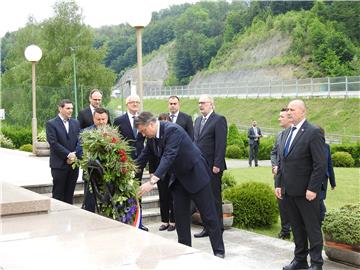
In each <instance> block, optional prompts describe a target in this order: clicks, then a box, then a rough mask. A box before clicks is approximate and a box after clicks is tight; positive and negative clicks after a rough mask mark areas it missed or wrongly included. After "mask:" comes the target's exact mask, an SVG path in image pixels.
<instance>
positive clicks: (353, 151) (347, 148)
mask: <svg viewBox="0 0 360 270" xmlns="http://www.w3.org/2000/svg"><path fill="white" fill-rule="evenodd" d="M336 152H348V153H349V154H350V155H351V156H352V157H353V159H360V143H359V142H358V143H346V144H336V145H333V144H332V145H331V154H334V153H336Z"/></svg>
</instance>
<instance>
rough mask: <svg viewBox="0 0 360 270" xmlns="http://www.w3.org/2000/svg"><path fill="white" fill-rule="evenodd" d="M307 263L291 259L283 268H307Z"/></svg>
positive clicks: (292, 269)
mask: <svg viewBox="0 0 360 270" xmlns="http://www.w3.org/2000/svg"><path fill="white" fill-rule="evenodd" d="M308 268H309V265H308V263H307V262H306V261H296V260H293V261H292V262H291V263H290V264H288V265H286V266H284V267H283V270H296V269H308Z"/></svg>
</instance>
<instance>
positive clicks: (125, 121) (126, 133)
mask: <svg viewBox="0 0 360 270" xmlns="http://www.w3.org/2000/svg"><path fill="white" fill-rule="evenodd" d="M126 106H127V112H126V113H125V114H123V115H121V116H119V117H117V118H115V120H114V126H117V127H118V128H119V133H120V135H121V136H122V137H124V138H125V139H126V140H127V141H128V143H129V145H130V146H131V147H133V150H132V151H131V158H132V159H134V160H135V159H136V158H137V157H138V156H139V155H140V153H141V151H142V150H143V149H144V141H145V137H144V136H143V135H142V134H141V133H140V132H138V131H137V129H136V126H135V124H134V120H135V117H136V116H137V115H138V113H139V110H140V97H139V96H138V95H130V96H128V97H127V98H126ZM142 175H143V170H139V171H138V172H137V173H136V175H135V178H136V179H137V180H138V181H139V183H140V184H141V180H142ZM140 229H142V230H144V231H148V230H149V229H148V228H147V227H145V226H144V225H143V224H140Z"/></svg>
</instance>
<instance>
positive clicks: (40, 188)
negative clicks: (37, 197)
mask: <svg viewBox="0 0 360 270" xmlns="http://www.w3.org/2000/svg"><path fill="white" fill-rule="evenodd" d="M22 187H23V188H26V189H28V190H31V191H33V192H36V193H39V194H44V193H51V192H52V187H53V184H50V183H49V184H40V185H39V184H37V185H26V186H22ZM75 190H84V181H82V180H81V181H78V182H77V183H76V186H75Z"/></svg>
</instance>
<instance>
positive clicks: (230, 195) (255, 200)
mask: <svg viewBox="0 0 360 270" xmlns="http://www.w3.org/2000/svg"><path fill="white" fill-rule="evenodd" d="M224 199H226V200H229V201H231V202H232V203H233V205H234V216H235V218H234V224H235V225H236V226H239V227H245V228H255V227H267V226H270V225H272V224H275V223H276V222H277V220H278V215H279V213H278V205H277V202H276V199H275V196H274V192H273V190H272V188H271V187H270V185H267V184H264V183H257V182H247V183H244V184H241V185H237V186H235V187H232V188H229V189H226V190H224Z"/></svg>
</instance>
